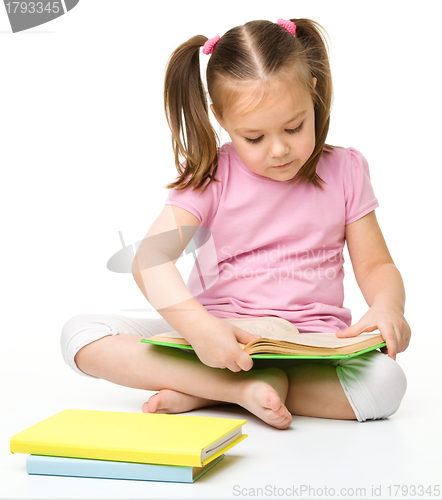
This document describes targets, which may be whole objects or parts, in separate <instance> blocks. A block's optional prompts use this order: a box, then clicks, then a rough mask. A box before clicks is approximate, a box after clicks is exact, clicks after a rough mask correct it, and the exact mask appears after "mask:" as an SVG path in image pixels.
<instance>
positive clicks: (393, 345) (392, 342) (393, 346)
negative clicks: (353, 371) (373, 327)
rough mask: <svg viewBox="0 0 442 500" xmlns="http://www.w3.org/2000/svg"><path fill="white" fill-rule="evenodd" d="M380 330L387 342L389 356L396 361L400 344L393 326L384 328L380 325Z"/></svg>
mask: <svg viewBox="0 0 442 500" xmlns="http://www.w3.org/2000/svg"><path fill="white" fill-rule="evenodd" d="M379 331H380V332H381V335H382V337H383V338H384V340H385V342H386V344H387V349H388V356H389V357H390V358H391V359H394V360H395V361H396V354H397V352H398V346H397V340H396V333H395V331H394V328H393V326H388V327H383V328H382V330H381V327H379Z"/></svg>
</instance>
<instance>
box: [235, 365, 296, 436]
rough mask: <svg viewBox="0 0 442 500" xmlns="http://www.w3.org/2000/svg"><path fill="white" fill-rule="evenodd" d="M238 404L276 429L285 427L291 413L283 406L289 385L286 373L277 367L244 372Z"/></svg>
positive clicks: (288, 422) (290, 421) (289, 421)
mask: <svg viewBox="0 0 442 500" xmlns="http://www.w3.org/2000/svg"><path fill="white" fill-rule="evenodd" d="M240 383H241V385H242V387H240V390H239V401H238V404H240V405H241V406H243V407H244V408H246V409H247V410H249V411H250V412H251V413H253V414H254V415H256V416H257V417H259V418H260V419H261V420H264V422H266V423H267V424H269V425H271V426H273V427H276V428H277V429H286V428H287V427H288V426H289V425H290V424H291V423H292V415H291V414H290V412H289V411H288V410H287V408H286V407H285V406H284V403H285V398H286V396H287V391H288V387H289V382H288V378H287V374H286V373H285V372H284V371H283V370H281V369H279V368H267V369H264V370H257V371H249V372H244V379H243V380H242V381H241V382H240Z"/></svg>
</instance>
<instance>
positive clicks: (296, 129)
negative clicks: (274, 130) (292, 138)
mask: <svg viewBox="0 0 442 500" xmlns="http://www.w3.org/2000/svg"><path fill="white" fill-rule="evenodd" d="M303 125H304V122H302V123H301V125H299V127H296V128H289V129H287V130H286V132H288V133H289V134H296V132H301V130H302V126H303Z"/></svg>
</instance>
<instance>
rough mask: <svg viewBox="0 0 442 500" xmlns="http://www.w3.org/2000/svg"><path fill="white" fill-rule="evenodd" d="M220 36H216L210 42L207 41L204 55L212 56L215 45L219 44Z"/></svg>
mask: <svg viewBox="0 0 442 500" xmlns="http://www.w3.org/2000/svg"><path fill="white" fill-rule="evenodd" d="M220 38H221V37H220V36H219V35H216V36H214V37H213V38H211V39H210V40H207V42H206V43H205V44H204V45H203V54H207V55H209V54H211V53H212V52H213V49H214V48H215V45H216V44H217V43H218V42H219V40H220Z"/></svg>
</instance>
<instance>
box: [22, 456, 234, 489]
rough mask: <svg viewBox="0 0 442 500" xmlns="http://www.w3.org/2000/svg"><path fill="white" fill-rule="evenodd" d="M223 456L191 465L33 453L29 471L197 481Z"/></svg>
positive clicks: (76, 475)
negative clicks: (201, 465) (156, 463)
mask: <svg viewBox="0 0 442 500" xmlns="http://www.w3.org/2000/svg"><path fill="white" fill-rule="evenodd" d="M223 458H224V455H220V456H219V457H218V458H217V459H215V460H213V461H212V462H209V463H208V464H207V465H205V466H203V467H187V466H176V465H151V464H141V463H131V462H113V461H110V460H93V459H87V458H66V457H51V456H43V455H29V456H28V458H27V459H26V471H27V473H28V474H42V475H49V476H71V477H72V476H73V477H94V478H102V479H131V480H137V481H167V482H172V483H193V482H194V481H196V480H197V479H199V478H200V477H201V476H202V475H203V474H205V473H206V472H207V471H208V470H209V469H211V468H212V467H213V466H215V465H216V464H217V463H219V462H220V461H221V460H222V459H223Z"/></svg>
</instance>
